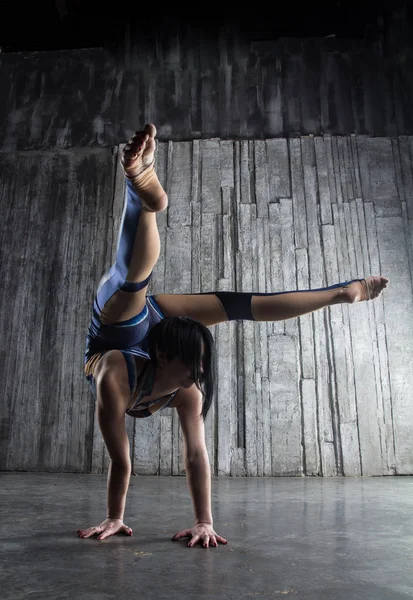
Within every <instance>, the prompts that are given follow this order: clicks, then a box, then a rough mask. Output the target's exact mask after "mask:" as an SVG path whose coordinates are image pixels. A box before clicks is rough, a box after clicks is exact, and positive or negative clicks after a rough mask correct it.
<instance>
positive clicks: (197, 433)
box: [172, 385, 227, 548]
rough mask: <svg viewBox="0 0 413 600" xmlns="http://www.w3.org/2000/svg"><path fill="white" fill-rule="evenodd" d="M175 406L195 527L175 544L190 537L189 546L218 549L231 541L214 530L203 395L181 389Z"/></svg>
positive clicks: (175, 537)
mask: <svg viewBox="0 0 413 600" xmlns="http://www.w3.org/2000/svg"><path fill="white" fill-rule="evenodd" d="M173 406H175V407H176V409H177V411H178V416H179V421H180V424H181V428H182V433H183V438H184V450H185V470H186V477H187V483H188V488H189V492H190V494H191V498H192V503H193V508H194V514H195V526H194V527H191V528H189V529H184V530H182V531H180V532H178V533H176V534H175V535H174V536H173V538H172V539H173V540H178V539H179V538H181V537H190V538H191V540H190V541H189V543H188V546H194V545H195V544H196V543H198V542H201V543H202V544H203V546H204V547H206V548H207V547H208V546H209V544H210V543H211V546H218V542H221V543H222V544H226V543H227V541H226V540H225V539H224V538H222V537H221V536H219V535H218V534H217V533H216V532H215V531H214V529H213V527H212V511H211V469H210V464H209V457H208V452H207V448H206V444H205V427H204V421H203V419H202V417H200V414H201V410H202V394H201V392H200V391H199V390H198V389H197V387H196V386H195V385H193V386H192V387H190V388H188V389H185V388H181V389H180V390H179V391H178V393H177V394H176V396H175V399H174V404H173Z"/></svg>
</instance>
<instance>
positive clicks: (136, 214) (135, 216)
mask: <svg viewBox="0 0 413 600" xmlns="http://www.w3.org/2000/svg"><path fill="white" fill-rule="evenodd" d="M155 135H156V129H155V127H154V126H153V125H146V126H145V128H144V130H143V131H140V132H137V133H136V135H134V136H133V138H132V139H131V140H129V142H128V143H127V144H126V146H125V148H124V150H123V154H122V157H121V164H122V166H123V169H124V172H125V176H126V197H125V209H124V213H123V218H122V223H121V227H120V232H119V238H118V246H117V254H116V261H115V263H114V265H112V268H111V269H110V271H109V272H108V273H107V274H106V275H105V276H104V277H103V279H102V281H101V282H100V284H99V288H98V293H97V303H98V306H99V309H100V315H99V317H100V320H101V322H102V323H104V324H116V323H120V322H123V321H125V320H128V319H131V318H132V317H134V316H135V315H137V314H139V313H140V312H141V311H142V309H143V308H144V306H145V302H146V292H147V287H148V283H149V279H150V276H151V273H152V270H153V268H154V266H155V264H156V262H157V260H158V258H159V253H160V238H159V232H158V226H157V223H156V213H157V212H160V211H161V210H165V208H166V207H167V204H168V198H167V195H166V193H165V191H164V190H163V188H162V186H161V184H160V182H159V180H158V177H157V175H156V172H155V170H154V153H155V148H156V143H155Z"/></svg>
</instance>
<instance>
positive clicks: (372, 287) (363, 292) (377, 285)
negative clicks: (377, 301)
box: [341, 275, 390, 304]
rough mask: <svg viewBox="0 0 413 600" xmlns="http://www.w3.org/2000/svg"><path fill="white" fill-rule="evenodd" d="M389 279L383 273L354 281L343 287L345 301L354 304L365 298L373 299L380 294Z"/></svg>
mask: <svg viewBox="0 0 413 600" xmlns="http://www.w3.org/2000/svg"><path fill="white" fill-rule="evenodd" d="M389 281H390V280H389V279H388V278H387V277H383V275H370V276H369V277H367V278H366V279H362V280H361V281H353V282H352V283H349V284H348V285H346V286H345V287H343V288H341V293H342V295H343V296H344V298H345V300H344V302H348V303H349V304H353V303H354V302H362V301H363V300H373V299H374V298H377V297H378V296H380V294H381V293H382V291H383V290H384V289H385V288H386V287H387V285H388V283H389Z"/></svg>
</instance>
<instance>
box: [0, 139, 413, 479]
mask: <svg viewBox="0 0 413 600" xmlns="http://www.w3.org/2000/svg"><path fill="white" fill-rule="evenodd" d="M412 150H413V139H412V138H409V137H399V138H391V139H390V138H368V137H360V136H348V137H331V136H325V137H307V136H306V137H302V138H295V139H291V140H286V139H282V138H278V139H268V140H266V141H262V140H255V141H229V140H219V139H211V140H202V141H199V140H195V141H192V142H191V141H188V142H176V143H172V142H171V143H160V144H159V151H158V170H159V173H160V178H161V180H162V182H163V184H164V185H165V186H166V187H167V190H168V192H169V197H170V204H169V207H168V211H167V212H165V213H162V214H160V215H159V217H158V224H159V229H160V235H161V243H162V250H161V256H160V260H159V262H158V264H157V266H156V268H155V271H154V276H153V279H152V282H151V286H150V290H149V291H150V293H162V292H164V293H165V292H166V293H189V292H198V291H209V290H224V291H225V290H239V291H257V292H272V291H281V290H294V289H303V288H304V289H306V288H317V287H321V286H325V285H330V284H333V283H336V282H338V281H343V280H347V279H349V278H353V277H360V276H363V275H366V274H368V273H383V274H386V275H387V276H389V277H390V279H391V286H390V287H389V288H388V289H387V290H386V291H385V293H384V294H383V295H382V297H381V298H380V299H379V300H376V301H375V302H370V303H363V304H359V305H353V306H347V305H345V306H340V305H339V306H334V307H331V308H329V309H326V310H323V311H319V312H317V313H314V314H313V315H306V316H303V317H301V318H299V319H294V320H288V321H284V322H277V323H253V322H243V323H236V322H231V323H226V324H221V325H219V326H216V327H214V328H212V331H213V335H214V337H215V339H216V343H217V349H218V356H219V361H218V378H219V379H218V389H219V393H218V398H217V401H216V403H215V405H214V407H213V408H212V410H211V412H210V414H209V416H208V419H207V423H206V438H207V446H208V452H209V457H210V462H211V466H212V469H213V473H215V474H232V475H259V476H261V475H274V476H279V475H284V476H288V475H300V474H303V473H304V474H306V475H324V476H329V475H341V474H344V475H348V476H351V475H360V474H363V475H387V474H396V473H397V474H408V473H410V474H411V473H412V472H413V451H412V446H411V441H410V440H411V430H412V425H413V411H412V403H411V398H412V393H413V373H412V370H411V365H410V362H409V360H410V356H411V355H412V350H413V347H412V346H413V306H412V304H413V294H412V277H411V273H412V265H413V246H412V239H413V235H412V234H413V225H412V219H413V182H412V161H411V156H412ZM1 158H2V160H1V165H2V172H1V178H0V181H1V201H0V208H1V214H2V215H4V218H3V227H2V229H1V236H2V237H1V248H2V254H1V256H2V260H1V269H2V271H1V272H2V281H3V285H2V287H1V305H2V306H3V307H6V309H4V310H3V311H2V313H1V326H0V330H1V333H2V337H3V344H2V345H1V360H0V369H1V371H2V372H1V373H0V378H1V381H2V382H3V394H2V402H1V415H2V417H1V452H0V456H1V461H2V462H1V465H0V468H1V469H10V470H19V469H23V470H52V471H84V472H89V471H90V470H92V471H93V472H102V471H104V470H105V469H106V468H107V465H108V456H107V453H106V451H105V448H104V445H103V440H102V437H101V434H100V431H99V428H98V424H97V419H96V415H95V410H96V408H95V404H94V401H93V397H92V395H91V393H90V392H89V389H88V387H87V385H86V380H85V378H84V376H83V371H82V362H83V350H84V343H85V335H86V328H87V324H88V321H89V317H90V311H91V302H92V298H93V294H94V290H95V287H96V285H97V283H98V281H99V279H100V276H101V275H102V273H103V272H104V270H105V269H106V268H107V267H108V266H109V265H110V264H111V263H112V261H113V259H114V252H115V248H116V237H117V231H118V228H119V225H120V219H121V215H122V208H123V178H122V176H121V173H120V169H119V168H118V167H117V165H116V160H115V158H114V157H113V155H112V153H111V152H110V151H109V150H107V149H101V150H100V149H99V150H84V151H80V150H76V151H62V152H59V153H54V154H52V153H49V152H31V153H11V154H6V155H2V157H1ZM7 307H8V309H7ZM127 428H128V434H129V436H130V441H131V452H132V460H133V465H134V469H135V471H136V472H137V473H139V474H162V475H178V474H183V472H184V471H183V448H182V436H181V432H180V427H179V422H178V418H177V415H176V411H175V410H173V409H168V410H166V411H164V412H163V413H158V414H157V415H155V417H153V418H150V419H145V420H139V421H135V420H133V419H131V418H129V417H128V418H127Z"/></svg>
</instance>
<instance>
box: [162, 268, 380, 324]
mask: <svg viewBox="0 0 413 600" xmlns="http://www.w3.org/2000/svg"><path fill="white" fill-rule="evenodd" d="M388 282H389V280H388V279H387V277H383V276H370V277H367V279H361V280H353V281H348V282H344V283H338V284H336V285H333V286H329V287H327V288H321V289H318V290H298V291H291V292H277V293H269V294H258V293H257V294H254V293H246V292H206V293H202V294H182V295H181V294H169V295H168V294H159V295H157V296H156V297H155V299H156V301H157V303H158V304H159V306H160V308H161V309H162V311H163V313H164V315H165V316H166V317H172V316H187V317H191V318H193V319H195V320H197V321H200V322H201V323H203V324H204V325H206V326H210V325H217V324H218V323H223V322H225V321H228V320H229V321H231V320H250V321H283V320H285V319H292V318H294V317H299V316H301V315H305V314H307V313H310V312H314V311H315V310H320V309H321V308H325V307H327V306H333V305H334V304H340V303H348V304H353V303H354V302H361V301H364V300H372V299H374V298H377V297H378V296H379V295H380V293H381V292H382V291H383V289H384V288H386V287H387V285H388Z"/></svg>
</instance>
